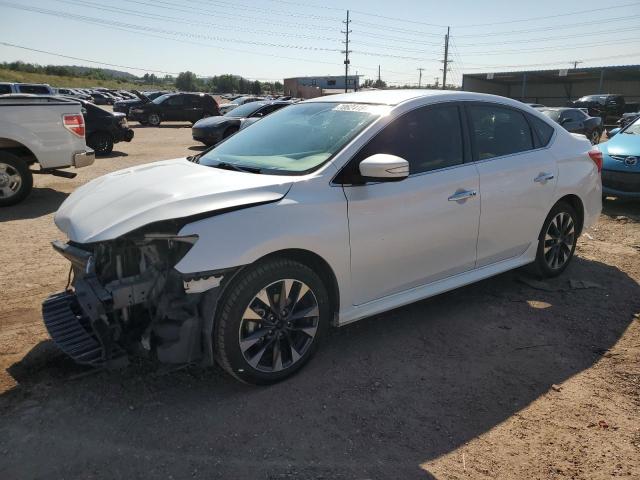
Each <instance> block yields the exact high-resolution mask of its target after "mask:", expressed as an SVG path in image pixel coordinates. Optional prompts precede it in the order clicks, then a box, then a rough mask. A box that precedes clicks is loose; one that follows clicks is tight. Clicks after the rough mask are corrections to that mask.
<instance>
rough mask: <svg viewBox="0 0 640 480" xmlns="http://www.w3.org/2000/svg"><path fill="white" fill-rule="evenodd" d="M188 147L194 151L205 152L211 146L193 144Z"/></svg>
mask: <svg viewBox="0 0 640 480" xmlns="http://www.w3.org/2000/svg"><path fill="white" fill-rule="evenodd" d="M187 148H188V149H189V150H192V151H194V152H204V151H205V150H206V149H207V148H209V147H207V146H206V145H191V146H190V147H187Z"/></svg>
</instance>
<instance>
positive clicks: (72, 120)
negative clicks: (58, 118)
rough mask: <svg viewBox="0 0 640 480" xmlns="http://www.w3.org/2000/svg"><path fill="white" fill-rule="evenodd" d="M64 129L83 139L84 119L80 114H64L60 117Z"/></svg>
mask: <svg viewBox="0 0 640 480" xmlns="http://www.w3.org/2000/svg"><path fill="white" fill-rule="evenodd" d="M62 123H63V125H64V128H66V129H67V130H69V131H70V132H71V133H73V134H75V135H77V136H79V137H82V138H84V132H85V129H84V117H83V116H82V114H80V113H66V114H64V115H63V116H62Z"/></svg>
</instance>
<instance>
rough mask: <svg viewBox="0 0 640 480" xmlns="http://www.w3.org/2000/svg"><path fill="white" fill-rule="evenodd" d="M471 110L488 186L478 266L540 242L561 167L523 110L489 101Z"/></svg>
mask: <svg viewBox="0 0 640 480" xmlns="http://www.w3.org/2000/svg"><path fill="white" fill-rule="evenodd" d="M467 112H468V118H469V125H470V132H471V139H472V143H473V144H474V156H475V159H476V160H477V166H478V171H479V173H480V185H481V188H482V213H481V215H480V229H479V233H478V261H477V266H478V267H483V266H485V265H490V264H492V263H496V262H499V261H501V260H506V259H509V258H513V257H517V256H520V255H522V254H523V253H524V252H525V251H526V250H527V248H528V247H529V246H530V245H531V244H532V243H534V242H537V239H538V235H539V233H540V229H541V228H542V223H543V222H544V219H545V218H546V216H547V214H548V213H549V211H550V210H551V207H552V205H553V198H554V191H555V186H556V179H557V167H556V163H555V159H554V158H553V156H552V155H551V152H550V151H549V150H548V149H547V148H544V145H538V143H539V142H540V139H539V138H536V137H535V135H537V134H535V133H534V130H533V129H532V128H531V127H532V124H530V123H529V121H528V120H527V118H526V117H525V114H524V113H523V112H521V111H520V110H517V109H513V108H509V107H505V106H502V105H496V104H490V103H485V104H473V105H469V106H468V107H467ZM532 120H537V119H532ZM537 121H539V122H541V121H540V120H537ZM542 123H543V122H542ZM544 126H545V125H543V127H544ZM546 128H547V129H551V127H549V126H548V125H546ZM551 132H553V130H552V129H551ZM550 137H551V134H549V135H548V136H547V137H546V143H548V141H549V138H550ZM538 147H540V148H538Z"/></svg>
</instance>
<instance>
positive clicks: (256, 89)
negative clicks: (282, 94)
mask: <svg viewBox="0 0 640 480" xmlns="http://www.w3.org/2000/svg"><path fill="white" fill-rule="evenodd" d="M251 93H253V94H254V95H260V94H261V93H262V84H261V83H260V81H259V80H256V81H255V82H253V83H252V84H251Z"/></svg>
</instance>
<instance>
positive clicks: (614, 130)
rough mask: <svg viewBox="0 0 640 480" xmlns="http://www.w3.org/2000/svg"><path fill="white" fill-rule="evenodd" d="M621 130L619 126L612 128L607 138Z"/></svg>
mask: <svg viewBox="0 0 640 480" xmlns="http://www.w3.org/2000/svg"><path fill="white" fill-rule="evenodd" d="M619 131H620V129H619V128H612V129H611V130H609V131H608V132H607V138H611V137H613V136H614V135H615V134H617V133H618V132H619Z"/></svg>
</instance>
